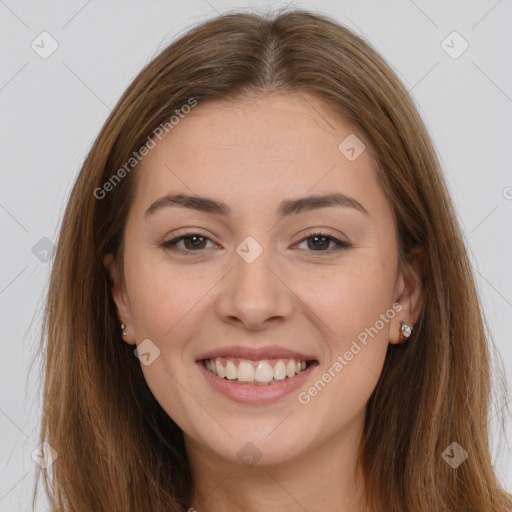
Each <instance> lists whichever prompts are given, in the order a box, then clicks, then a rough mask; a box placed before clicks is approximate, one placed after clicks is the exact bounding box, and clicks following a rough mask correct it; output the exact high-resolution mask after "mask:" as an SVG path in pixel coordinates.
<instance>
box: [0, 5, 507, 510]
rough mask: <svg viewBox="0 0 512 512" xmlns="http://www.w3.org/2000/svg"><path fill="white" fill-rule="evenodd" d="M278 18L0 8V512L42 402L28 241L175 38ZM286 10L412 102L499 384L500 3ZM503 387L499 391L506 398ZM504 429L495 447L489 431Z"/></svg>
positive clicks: (215, 8) (111, 8) (503, 86)
mask: <svg viewBox="0 0 512 512" xmlns="http://www.w3.org/2000/svg"><path fill="white" fill-rule="evenodd" d="M184 4H185V5H184ZM283 5H286V2H270V1H266V2H265V1H246V2H235V1H229V0H190V1H188V2H178V1H176V2H175V1H163V0H153V1H149V2H143V1H133V0H132V1H124V2H121V1H110V2H100V1H98V0H89V1H86V0H73V1H66V2H65V1H64V0H61V1H47V2H44V3H43V2H36V1H15V0H5V1H3V0H0V42H1V48H2V50H1V63H0V109H1V115H0V130H1V133H0V172H1V176H0V226H1V230H2V231H1V234H2V236H1V247H2V250H1V253H0V263H1V264H0V311H1V315H2V317H1V320H2V322H1V325H2V330H3V335H2V337H1V350H2V355H3V357H1V358H0V434H1V435H0V474H1V478H0V511H21V510H23V511H25V510H30V509H31V508H30V495H31V491H32V485H33V479H34V477H33V475H34V467H35V462H34V461H33V460H32V458H31V453H32V451H33V450H34V449H35V447H36V446H37V435H38V429H39V407H40V398H39V392H40V389H41V382H40V381H39V380H38V379H39V377H38V364H39V361H38V359H37V358H36V356H37V343H38V334H39V329H40V321H41V315H40V313H41V307H42V298H43V293H44V292H45V290H46V285H47V278H48V272H49V263H45V262H44V259H45V252H44V250H45V247H47V245H48V242H45V241H43V242H40V240H41V239H42V238H44V237H46V238H48V239H49V240H50V241H51V242H55V240H56V237H57V232H58V227H59V225H60V221H61V215H62V213H63V208H64V205H65V202H66V198H67V195H68V193H69V191H70V188H71V185H72V183H73V181H74V179H75V177H76V174H77V172H78V170H79V168H80V166H81V164H82V162H83V159H84V157H85V155H86V153H87V151H88V149H89V147H90V145H91V143H92V141H93V139H94V138H95V137H96V135H97V133H98V131H99V130H100V127H101V126H102V124H103V122H104V121H105V119H106V118H107V115H108V114H109V111H110V109H111V108H112V107H113V106H114V104H115V102H116V101H117V100H118V98H119V96H120V95H121V93H122V92H123V91H124V89H125V88H126V87H127V86H128V84H129V83H130V82H131V80H132V79H133V78H134V77H135V75H136V73H137V72H138V71H139V70H140V69H141V68H142V67H143V66H144V64H145V63H147V62H148V60H150V59H151V58H152V57H153V56H154V55H155V54H156V53H157V52H158V51H159V50H160V49H161V48H163V47H164V46H166V45H167V44H168V43H170V42H171V41H172V40H173V39H174V38H175V37H176V36H177V35H179V34H181V33H183V32H184V31H185V30H186V29H187V28H189V27H191V26H193V25H195V24H196V23H198V22H200V21H202V20H204V19H207V18H210V17H212V16H214V15H215V14H216V13H222V12H225V11H227V10H232V9H236V8H241V9H244V10H255V9H256V10H257V9H260V8H264V9H265V8H268V7H271V6H283ZM292 5H294V6H297V7H305V8H313V9H316V10H319V11H322V12H325V13H327V14H330V15H332V16H334V17H335V18H336V19H338V20H339V21H340V22H342V23H344V24H346V25H347V26H349V27H350V28H352V29H353V30H355V31H356V32H357V33H359V34H360V35H363V36H364V37H365V38H366V39H367V40H368V41H369V42H370V43H371V44H373V45H374V46H375V47H376V49H377V50H378V51H380V52H381V53H382V54H383V56H384V57H385V58H386V59H387V60H388V62H389V63H390V64H391V65H392V66H393V68H394V69H395V70H396V72H397V73H398V75H399V76H400V77H401V79H402V80H403V82H404V83H405V84H406V86H407V88H408V89H409V90H411V91H412V94H413V96H414V98H415V100H416V103H417V105H418V106H419V108H420V112H421V114H422V116H423V118H424V119H425V121H426V124H427V126H428V128H429V130H430V132H431V134H432V136H433V138H434V142H435V144H436V147H437V149H438V151H439V155H440V157H441V160H442V163H443V166H444V170H445V173H446V175H447V178H448V182H449V185H450V189H451V192H452V194H453V198H454V201H455V203H456V206H457V208H458V211H459V214H460V221H461V223H462V226H463V228H464V233H465V237H466V240H467V244H468V246H469V249H470V252H471V258H472V262H473V266H474V269H475V274H476V277H477V281H478V286H479V292H480V294H481V297H482V302H483V306H484V309H485V313H486V316H487V321H488V325H489V327H490V329H491V331H492V333H493V337H494V339H495V343H496V346H497V348H498V350H499V354H500V357H501V358H502V360H503V364H504V369H505V371H506V372H507V373H508V374H512V371H511V370H512V344H511V334H510V333H511V332H512V272H511V270H510V262H511V261H512V238H511V220H512V172H511V165H510V156H509V155H510V147H511V134H512V71H511V69H512V64H511V56H510V54H511V50H512V35H511V30H510V26H511V21H512V4H511V2H510V1H506V0H502V1H496V0H488V1H487V0H486V1H479V2H477V1H472V2H468V1H462V0H459V1H454V2H450V3H449V4H448V3H447V2H444V1H441V0H436V1H430V2H427V1H420V0H417V1H415V2H413V1H412V0H394V1H392V2H385V3H384V2H377V1H373V2H361V1H357V0H351V1H345V2H335V1H328V0H311V1H309V2H304V3H299V2H293V3H292ZM43 31H47V32H48V33H49V34H51V36H52V37H53V38H54V39H55V40H56V41H57V43H58V48H57V50H56V51H55V52H54V53H53V54H52V55H51V56H49V57H48V58H46V59H43V58H41V57H40V56H39V55H38V54H37V53H36V52H35V51H34V50H33V49H32V47H31V43H32V42H33V41H34V40H35V41H36V43H37V42H38V41H40V38H38V36H39V35H40V34H41V32H43ZM453 31H457V32H458V33H459V34H460V35H461V36H462V37H463V38H464V40H466V41H467V43H468V44H469V47H468V49H467V50H466V51H465V52H464V53H462V55H460V56H459V57H458V58H452V57H451V56H450V55H449V54H448V53H447V52H446V51H445V49H443V46H442V44H443V43H442V42H443V41H444V40H446V38H447V36H448V35H449V34H451V33H452V32H453ZM452 39H453V38H452ZM452 39H450V38H449V39H448V40H447V42H446V43H444V45H450V46H453V48H452V50H451V52H452V53H453V52H455V51H457V50H459V49H460V48H462V47H461V41H460V40H457V39H454V40H453V41H454V42H453V43H452V42H451V40H452ZM48 44H49V43H48V40H47V42H46V44H45V48H46V49H48V48H49V45H48ZM39 45H40V46H41V45H42V44H41V43H39ZM45 243H46V246H45ZM36 244H42V245H36ZM34 246H36V249H35V250H34V251H33V247H34ZM42 260H43V261H42ZM35 358H36V359H35ZM497 361H498V363H499V359H497ZM510 385H511V382H510V378H509V381H508V386H509V392H510V391H512V390H511V389H510ZM511 396H512V394H511ZM509 398H510V397H509ZM497 400H499V399H497ZM505 405H506V404H504V403H502V402H498V403H496V404H495V406H494V408H493V413H492V414H493V416H494V418H493V419H492V421H491V427H492V431H493V437H492V443H493V446H492V449H493V455H494V457H495V464H496V467H497V470H498V472H499V476H500V478H501V480H502V482H503V483H504V484H505V486H506V488H507V489H508V490H510V491H512V483H511V482H512V461H511V458H512V457H511V454H512V452H511V449H510V444H511V440H512V432H511V426H512V423H511V422H510V420H509V419H508V417H509V413H508V412H507V409H506V407H505ZM504 416H506V417H507V421H508V423H507V425H506V429H507V430H506V435H505V436H504V437H501V438H500V437H499V436H498V434H497V433H496V429H497V427H498V426H499V421H498V419H501V418H503V417H504ZM470 456H471V455H470ZM43 509H44V508H43V506H42V505H40V506H39V507H38V510H43Z"/></svg>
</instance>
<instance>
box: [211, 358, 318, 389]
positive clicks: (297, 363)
mask: <svg viewBox="0 0 512 512" xmlns="http://www.w3.org/2000/svg"><path fill="white" fill-rule="evenodd" d="M201 363H202V364H203V365H204V367H205V368H206V369H207V370H208V371H209V372H210V373H213V374H214V375H216V376H217V377H219V378H221V379H224V380H228V381H230V382H231V383H233V384H245V385H252V386H267V385H272V384H276V383H278V382H283V381H286V380H291V379H293V378H294V377H296V376H297V375H300V374H301V373H303V372H305V371H306V370H307V369H308V368H309V367H310V366H313V365H316V364H318V362H317V361H315V360H303V359H293V358H288V359H283V358H281V359H264V360H261V361H253V360H250V359H243V358H237V357H232V358H231V357H215V358H213V359H203V360H202V361H201Z"/></svg>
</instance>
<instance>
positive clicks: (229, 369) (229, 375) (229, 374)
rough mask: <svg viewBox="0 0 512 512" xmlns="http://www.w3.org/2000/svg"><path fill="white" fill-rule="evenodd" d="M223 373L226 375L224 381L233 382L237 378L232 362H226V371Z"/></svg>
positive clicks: (236, 371)
mask: <svg viewBox="0 0 512 512" xmlns="http://www.w3.org/2000/svg"><path fill="white" fill-rule="evenodd" d="M224 373H225V375H226V379H229V380H235V379H236V378H238V370H237V368H236V366H235V363H233V361H228V362H227V363H226V371H225V372H224Z"/></svg>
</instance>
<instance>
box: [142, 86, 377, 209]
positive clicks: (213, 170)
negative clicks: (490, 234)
mask: <svg viewBox="0 0 512 512" xmlns="http://www.w3.org/2000/svg"><path fill="white" fill-rule="evenodd" d="M354 137H356V138H354ZM358 139H359V141H362V139H363V136H362V134H361V133H360V132H358V131H357V130H355V129H354V127H353V126H351V125H350V124H349V123H347V122H346V121H345V120H343V119H342V118H341V117H340V116H339V115H337V114H336V113H334V111H333V110H332V109H330V108H329V105H328V104H327V103H325V102H324V101H322V100H320V99H319V98H317V97H315V96H311V95H306V94H304V93H300V94H298V93H296V94H287V95H284V94H278V95H273V96H259V97H247V98H244V99H242V100H237V101H226V100H215V101H208V102H205V103H203V104H201V103H198V105H197V106H196V107H195V108H194V109H192V110H191V111H190V113H188V114H186V115H184V116H183V117H182V118H181V119H180V121H179V123H178V124H177V125H175V126H174V128H173V129H172V131H171V132H170V133H169V135H167V136H166V137H165V138H164V139H163V140H162V141H160V142H158V143H157V145H156V147H155V148H154V149H152V150H151V151H150V153H149V154H148V155H147V156H146V157H145V158H144V160H143V162H142V167H141V168H140V169H139V170H138V171H137V180H136V181H137V184H136V194H135V197H134V204H133V205H132V208H136V209H137V210H142V209H144V208H147V207H148V206H149V204H151V202H152V201H154V200H155V199H157V198H158V197H160V196H162V195H164V194H167V193H169V192H171V191H172V192H184V193H187V194H197V195H208V196H212V197H218V198H220V197H222V199H223V201H225V202H227V203H229V204H232V205H234V209H236V208H237V206H236V205H238V206H239V207H241V208H243V207H245V208H251V207H252V208H254V207H256V208H266V207H268V206H269V204H270V203H276V204H277V203H278V202H280V201H281V200H282V199H283V197H284V196H286V197H297V196H304V195H309V194H312V195H313V194H315V195H316V194H325V193H329V192H333V191H334V192H335V191H339V192H342V193H345V194H350V195H354V196H356V195H357V196H359V198H361V199H364V198H366V203H367V204H369V203H374V204H375V203H378V202H379V201H382V200H383V199H384V198H383V194H382V191H381V190H380V188H379V186H378V183H377V179H376V171H375V167H376V166H375V163H374V161H373V159H372V157H371V155H370V152H369V151H367V150H363V151H362V152H361V153H360V154H359V156H357V158H355V159H353V158H347V153H346V152H344V151H345V150H346V147H347V145H348V146H350V145H352V146H353V145H354V143H353V142H354V141H357V140H358ZM340 144H341V146H340ZM355 150H356V151H357V152H358V153H359V152H360V151H361V150H362V147H360V146H357V142H356V146H355ZM370 208H371V206H370Z"/></svg>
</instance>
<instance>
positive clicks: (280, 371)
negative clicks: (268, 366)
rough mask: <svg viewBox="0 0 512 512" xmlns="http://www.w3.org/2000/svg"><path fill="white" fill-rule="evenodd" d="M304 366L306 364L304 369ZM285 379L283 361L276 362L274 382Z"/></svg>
mask: <svg viewBox="0 0 512 512" xmlns="http://www.w3.org/2000/svg"><path fill="white" fill-rule="evenodd" d="M305 366H306V363H304V367H305ZM285 378H286V366H285V365H284V363H283V361H281V360H279V361H277V363H276V365H275V366H274V379H276V380H283V379H285Z"/></svg>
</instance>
